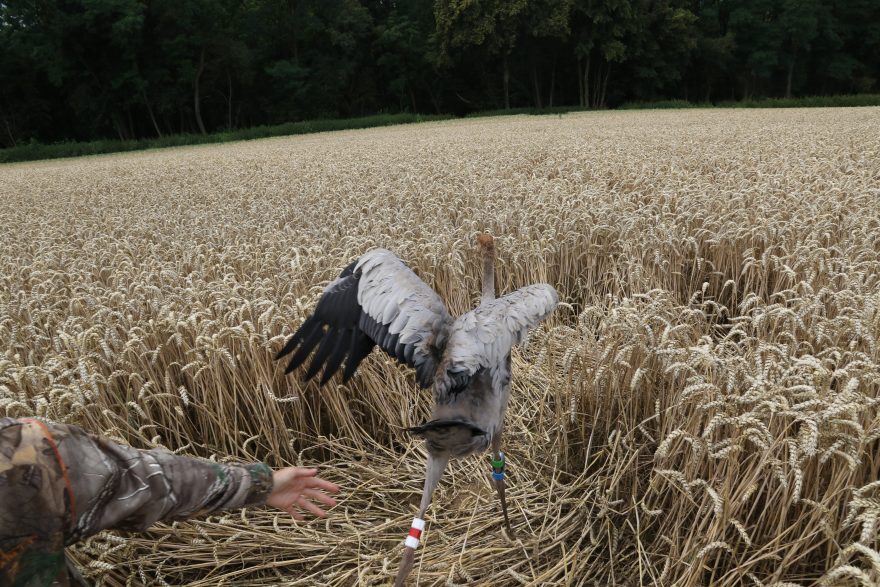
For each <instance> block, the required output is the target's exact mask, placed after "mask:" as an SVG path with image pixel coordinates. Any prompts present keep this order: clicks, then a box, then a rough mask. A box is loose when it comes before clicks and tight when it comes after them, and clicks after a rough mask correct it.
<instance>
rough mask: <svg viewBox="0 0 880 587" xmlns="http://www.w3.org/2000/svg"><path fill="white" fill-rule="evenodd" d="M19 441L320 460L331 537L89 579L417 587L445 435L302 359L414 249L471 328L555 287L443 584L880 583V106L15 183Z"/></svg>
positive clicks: (535, 132)
mask: <svg viewBox="0 0 880 587" xmlns="http://www.w3.org/2000/svg"><path fill="white" fill-rule="evenodd" d="M0 225H2V232H0V341H2V353H3V354H2V356H0V416H13V417H20V416H28V415H38V416H41V417H46V418H50V419H53V420H57V421H63V422H70V423H76V424H79V425H81V426H84V427H85V428H87V429H89V430H90V431H94V432H101V433H105V434H108V435H110V436H111V437H112V438H114V439H116V440H117V441H121V442H126V443H129V444H132V445H134V446H136V447H140V448H146V447H155V446H163V447H167V448H168V449H170V450H173V451H175V452H178V453H182V454H191V455H198V456H201V457H207V458H212V459H219V460H224V461H227V460H265V461H266V462H268V463H269V464H270V465H273V466H280V465H284V464H291V463H293V464H304V465H316V466H318V467H319V468H320V469H321V474H322V475H323V476H325V477H326V478H328V479H330V480H332V481H334V482H337V483H339V484H340V485H341V486H342V487H343V489H342V492H341V493H340V500H339V501H340V504H339V505H338V506H337V507H336V508H335V509H334V510H332V512H331V515H330V517H329V518H328V519H326V520H311V521H307V522H305V523H298V522H294V521H293V520H292V519H290V518H289V517H288V516H285V515H283V514H281V513H280V512H275V511H270V510H267V509H260V508H257V509H248V510H244V511H235V512H230V513H227V514H225V515H214V516H211V517H209V518H207V519H204V520H196V521H189V522H182V523H174V524H172V525H159V526H156V527H155V528H154V529H153V530H151V531H150V532H149V533H146V534H124V533H120V534H117V533H109V532H104V533H101V534H99V535H98V536H96V537H94V538H92V539H90V540H88V541H87V542H85V543H84V544H82V545H80V546H78V547H76V548H75V549H74V550H73V551H72V554H73V556H74V558H75V560H76V561H77V563H78V564H79V565H80V566H81V568H82V570H83V573H84V574H85V575H86V576H87V577H88V578H89V579H90V580H91V581H94V582H96V584H98V585H107V586H114V585H139V584H149V585H269V584H290V585H315V584H322V585H325V586H328V587H329V586H348V585H385V584H389V583H390V582H391V580H392V579H393V575H394V573H395V572H396V569H397V563H398V560H399V557H400V554H401V552H402V542H403V538H404V536H405V534H406V532H407V530H408V528H409V523H410V520H411V518H412V516H413V514H414V512H415V511H416V510H417V505H418V499H419V497H420V493H421V485H422V481H423V475H424V464H425V457H426V455H425V451H424V448H423V446H422V443H421V442H420V441H417V440H414V439H413V438H411V437H410V436H409V435H408V434H407V433H406V432H405V431H404V428H406V427H407V426H412V425H417V424H419V423H421V422H423V421H424V420H425V419H426V418H427V417H428V409H429V405H430V399H429V395H428V394H427V393H425V392H423V391H421V390H419V389H418V388H417V387H416V385H415V381H414V378H413V375H412V373H411V372H409V371H408V370H406V369H405V368H402V367H399V366H398V365H397V364H396V363H394V362H393V361H391V359H390V358H388V357H386V356H385V355H383V354H381V353H379V352H378V351H376V352H374V353H373V354H372V355H371V356H370V357H369V358H368V359H367V361H365V363H364V364H363V366H362V367H361V369H360V371H359V374H358V375H357V376H356V377H355V378H354V379H352V381H351V382H350V383H349V385H347V386H343V385H340V384H339V380H338V379H334V380H333V381H332V382H331V384H330V385H328V386H327V388H325V389H322V390H319V389H318V388H317V387H316V386H315V385H314V383H310V384H308V385H304V384H302V383H301V382H300V379H299V378H298V377H297V376H287V377H285V376H284V374H283V369H282V366H281V365H279V364H276V363H274V362H273V360H272V357H273V354H274V352H275V351H277V349H278V348H280V346H281V345H282V343H283V341H284V339H285V338H286V337H287V336H288V335H289V334H290V333H291V332H292V331H293V330H294V329H295V328H296V327H297V326H299V324H300V323H301V322H302V320H303V319H304V317H305V315H306V314H307V313H308V312H309V311H310V309H311V308H312V307H313V305H314V303H315V302H316V300H317V297H318V295H319V293H320V291H321V288H322V287H323V286H324V285H325V284H326V283H327V281H328V280H330V279H332V278H333V277H335V275H337V274H338V272H339V271H340V270H341V269H342V268H343V267H344V266H345V265H346V264H347V263H348V262H349V261H350V260H351V259H353V258H355V257H357V256H358V255H359V254H360V253H362V252H364V251H366V250H367V249H369V248H371V247H376V246H382V247H386V248H389V249H392V250H393V251H395V252H396V253H397V254H398V255H399V256H400V257H401V258H402V259H404V260H405V261H406V262H407V263H408V264H409V265H410V266H411V267H413V269H414V270H415V271H416V272H417V273H418V274H419V275H420V276H421V277H422V278H423V279H425V280H426V282H427V283H429V284H430V285H432V286H433V287H434V288H435V289H436V290H437V291H438V293H440V294H441V295H442V296H443V297H444V299H446V300H447V303H448V305H449V309H450V311H452V312H453V313H456V314H457V313H460V312H463V311H466V310H467V309H469V308H471V307H473V306H474V305H475V303H476V301H477V300H478V298H479V293H480V287H479V271H478V269H479V263H478V261H477V253H476V251H475V248H474V238H475V236H476V235H477V234H478V233H479V232H481V231H488V232H490V233H492V234H494V235H495V237H496V243H497V248H498V257H499V261H498V267H497V273H496V275H497V284H498V285H497V287H498V288H499V290H500V291H502V292H507V291H510V290H512V289H515V288H517V287H519V286H522V285H525V284H527V283H532V282H537V281H546V282H549V283H551V284H553V285H554V286H555V287H556V288H557V289H558V290H559V292H560V294H561V298H562V300H563V302H564V304H563V305H562V306H561V307H560V308H559V309H558V310H557V312H556V314H555V315H554V317H553V318H552V319H551V320H549V321H548V322H547V323H546V324H545V325H544V326H542V327H541V328H539V329H538V330H537V331H536V332H534V333H533V334H532V336H531V337H530V341H529V343H528V345H527V346H525V347H524V348H522V349H519V350H518V351H516V352H515V353H514V361H513V362H514V373H513V392H512V400H511V406H510V409H509V412H508V418H507V434H506V440H505V447H504V450H505V452H506V453H507V455H508V463H509V474H510V480H509V484H508V502H509V504H510V507H511V508H512V509H511V518H512V519H511V521H512V523H513V525H514V527H515V528H516V530H517V533H518V536H517V538H516V540H510V539H508V537H507V536H506V534H505V533H504V532H503V531H502V524H501V515H500V508H499V507H498V504H497V501H496V499H497V498H496V496H495V492H494V489H493V488H492V487H491V486H490V481H489V473H490V465H489V458H488V455H485V456H484V457H481V458H477V457H471V458H467V459H464V460H461V461H458V462H455V463H454V464H453V465H452V466H451V467H450V469H449V471H448V473H447V475H446V476H445V477H444V480H443V482H442V483H441V486H440V488H439V490H438V491H437V493H436V494H435V500H434V503H433V505H432V507H431V509H430V510H429V512H428V526H427V529H426V532H425V536H424V542H423V547H422V548H420V549H419V550H418V552H417V555H416V566H415V569H414V571H413V574H412V576H411V579H410V582H411V584H418V585H465V584H467V585H676V586H683V587H684V586H686V587H696V586H701V585H722V586H734V585H754V586H767V587H769V586H771V585H775V586H777V587H782V586H795V585H799V586H807V585H816V584H821V585H866V586H867V585H877V584H880V552H878V551H880V540H878V523H880V481H878V479H880V476H878V475H880V393H878V392H880V351H878V346H877V345H878V342H877V338H878V336H880V109H877V108H854V109H833V110H830V109H829V110H822V109H813V110H751V111H749V110H702V111H663V112H626V113H614V112H605V113H584V114H576V115H575V114H567V115H564V116H542V117H523V116H520V117H505V118H490V119H476V120H460V121H453V122H443V123H426V124H419V125H413V126H401V127H391V128H384V129H374V130H367V131H346V132H338V133H327V134H320V135H311V136H300V137H293V138H281V139H268V140H261V141H254V142H246V143H234V144H227V145H222V146H206V147H193V148H181V149H170V150H160V151H152V152H144V153H137V154H127V155H119V156H102V157H93V158H85V159H76V160H63V161H48V162H41V163H31V164H15V165H6V166H0Z"/></svg>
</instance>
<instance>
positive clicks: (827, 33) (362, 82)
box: [0, 0, 880, 160]
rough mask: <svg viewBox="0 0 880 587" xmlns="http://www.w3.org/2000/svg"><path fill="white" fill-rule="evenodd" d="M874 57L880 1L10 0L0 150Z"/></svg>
mask: <svg viewBox="0 0 880 587" xmlns="http://www.w3.org/2000/svg"><path fill="white" fill-rule="evenodd" d="M878 55H880V0H825V1H820V0H737V1H735V2H734V1H730V0H705V1H701V0H406V1H388V0H374V1H369V0H364V1H361V0H12V1H5V2H4V1H0V147H2V148H0V153H2V151H3V148H7V149H8V148H13V147H16V146H19V147H20V146H22V145H26V144H31V145H33V144H35V143H57V142H65V141H94V140H100V139H114V140H120V141H129V142H131V141H136V140H139V139H151V138H152V139H155V138H160V139H161V137H166V140H167V137H169V135H180V134H196V135H204V134H208V133H222V132H224V131H227V132H228V131H232V130H234V129H246V128H251V127H255V126H260V125H278V124H282V123H293V122H296V121H308V120H316V119H339V118H350V117H359V116H367V115H376V114H380V115H393V114H395V113H410V114H418V115H430V114H444V115H457V116H461V115H465V114H469V113H474V112H481V111H486V110H493V109H508V108H523V107H526V108H535V109H549V108H559V107H560V106H567V107H577V108H609V107H618V106H621V105H624V104H626V103H631V102H645V101H657V100H669V99H675V100H686V101H689V102H697V103H718V102H725V103H727V102H730V101H744V100H745V101H748V100H754V99H756V98H764V97H792V96H795V97H796V96H832V95H845V94H866V93H867V94H870V93H872V92H873V93H876V92H878V91H880V82H878V79H880V58H878ZM308 128H311V127H308ZM245 138H247V137H245ZM0 160H2V158H0Z"/></svg>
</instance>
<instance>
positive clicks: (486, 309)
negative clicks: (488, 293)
mask: <svg viewBox="0 0 880 587" xmlns="http://www.w3.org/2000/svg"><path fill="white" fill-rule="evenodd" d="M558 303H559V294H558V293H556V290H555V289H554V288H553V287H552V286H550V285H547V284H545V283H538V284H534V285H529V286H526V287H523V288H520V289H518V290H516V291H513V292H511V293H509V294H507V295H505V296H502V297H500V298H498V299H495V300H492V301H489V302H485V303H483V304H481V305H480V306H479V307H478V308H476V309H475V310H471V311H470V312H468V313H467V314H463V315H462V316H460V317H459V318H458V319H457V320H456V321H455V322H454V324H453V325H452V328H451V330H450V332H449V342H448V343H447V345H446V362H445V363H444V365H443V373H442V374H441V375H440V376H438V379H437V385H436V387H435V394H436V397H437V398H438V399H439V400H440V401H442V399H443V398H444V397H449V396H450V395H454V394H456V393H457V392H458V391H461V390H462V389H464V388H465V387H467V385H468V383H469V382H470V380H471V378H472V377H473V376H474V375H475V374H476V373H477V372H478V371H480V370H481V369H490V370H494V369H495V368H496V367H498V366H500V365H503V364H504V362H505V361H506V360H507V357H508V355H509V353H510V349H511V348H512V347H513V345H515V344H518V343H520V342H522V340H523V338H524V337H525V336H526V334H527V333H528V331H529V329H531V328H533V327H535V326H537V325H538V324H539V323H540V322H542V321H543V320H544V319H545V318H547V316H549V315H550V314H551V313H552V312H553V310H554V309H555V308H556V305H557V304H558Z"/></svg>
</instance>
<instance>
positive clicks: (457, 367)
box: [276, 234, 559, 585]
mask: <svg viewBox="0 0 880 587" xmlns="http://www.w3.org/2000/svg"><path fill="white" fill-rule="evenodd" d="M477 240H478V246H479V249H480V251H481V254H482V264H483V279H482V297H481V300H480V305H479V306H478V307H477V308H475V309H474V310H471V311H470V312H467V313H465V314H463V315H461V316H459V317H458V318H453V317H452V316H450V314H449V312H448V311H447V310H446V306H445V304H444V303H443V300H442V299H440V296H438V295H437V294H436V293H435V292H434V290H432V289H431V288H430V287H429V286H428V285H427V284H425V283H424V282H423V281H422V280H421V279H419V277H418V276H417V275H416V274H415V273H413V272H412V271H411V270H410V269H409V268H408V267H407V266H406V265H405V264H404V263H403V262H402V261H401V260H400V259H399V258H398V257H397V256H395V255H394V254H393V253H391V252H390V251H387V250H384V249H373V250H371V251H369V252H367V253H365V254H364V255H363V256H361V257H360V258H359V259H357V260H356V261H354V262H353V263H351V265H349V266H348V267H346V268H345V270H344V271H343V272H342V274H341V275H340V276H339V277H338V278H337V279H336V280H334V281H333V282H331V283H330V284H329V285H328V286H327V287H326V288H325V289H324V292H323V294H322V295H321V298H320V299H319V300H318V304H317V306H316V307H315V311H314V313H313V314H312V315H311V316H309V317H308V318H307V319H306V321H305V322H304V323H303V325H302V326H301V327H300V328H299V329H298V330H297V331H296V332H295V333H294V335H293V336H292V337H291V338H290V340H288V341H287V344H286V345H285V346H284V348H283V349H281V351H280V352H279V353H278V356H277V357H276V359H280V358H281V357H283V356H285V355H288V354H291V353H293V356H292V357H291V359H290V363H289V364H288V365H287V370H286V372H287V373H289V372H291V371H293V370H294V369H296V368H297V367H299V366H300V365H302V364H303V362H304V361H305V360H306V359H307V358H308V356H309V355H310V354H311V353H312V352H313V351H314V356H313V358H312V361H311V363H310V364H309V367H308V369H307V371H306V374H305V378H306V380H308V379H311V378H312V377H314V376H315V375H317V374H318V372H319V371H321V370H322V368H323V373H322V374H321V379H320V383H321V385H323V384H325V383H326V382H327V381H328V380H329V379H330V378H331V377H332V376H333V374H334V373H336V372H337V371H338V370H339V369H340V367H342V365H343V363H344V364H345V366H344V370H343V375H342V378H343V382H345V381H348V380H349V379H350V378H351V377H352V375H353V374H354V372H355V370H356V369H357V367H358V365H359V364H360V363H361V361H363V359H364V358H365V357H366V356H367V355H368V354H369V353H370V351H372V349H373V347H374V346H376V345H378V346H379V347H380V348H381V349H382V350H383V351H385V352H386V353H388V354H389V355H391V356H392V357H394V358H396V359H397V360H398V361H400V362H401V363H404V364H406V365H409V366H410V367H413V368H414V369H415V371H416V379H417V381H418V384H419V385H420V386H421V387H422V388H425V389H427V388H430V387H433V388H434V409H433V417H432V419H431V420H430V421H428V422H426V423H424V424H422V425H421V426H416V427H414V428H410V429H409V430H410V431H411V432H413V433H414V434H416V435H418V436H421V437H423V438H424V439H425V440H426V443H427V449H428V470H427V476H426V479H425V487H424V492H423V493H422V501H421V505H420V508H419V515H418V518H419V519H420V520H423V519H424V516H425V512H426V511H427V509H428V506H429V505H430V503H431V496H432V494H433V492H434V489H435V488H436V487H437V485H438V483H439V482H440V478H441V476H442V475H443V472H444V471H445V469H446V465H447V464H448V463H449V459H450V458H455V457H464V456H467V455H470V454H473V453H477V452H482V451H484V450H486V449H487V448H489V447H491V450H492V455H493V461H492V464H493V470H494V474H493V479H494V482H495V488H496V490H497V491H498V496H499V499H500V501H501V509H502V512H503V514H504V522H505V525H506V527H507V531H508V533H509V534H510V535H511V536H513V529H512V528H511V525H510V519H509V517H508V514H507V502H506V500H505V496H504V489H505V482H504V456H503V454H502V452H501V434H502V430H503V427H504V412H505V410H506V408H507V402H508V399H509V397H510V375H511V368H510V351H511V348H512V347H513V346H514V345H515V344H517V343H519V342H521V341H522V340H523V338H524V337H525V335H526V333H527V332H528V330H529V329H530V328H532V327H534V326H536V325H537V324H538V323H540V322H541V321H542V320H544V319H545V318H547V316H549V315H550V313H551V312H552V311H553V309H554V308H555V307H556V305H557V303H558V302H559V296H558V294H557V293H556V290H555V289H553V287H551V286H550V285H547V284H534V285H529V286H526V287H523V288H521V289H518V290H516V291H514V292H511V293H509V294H507V295H504V296H502V297H500V298H496V297H495V284H494V282H495V270H494V267H495V245H494V241H493V239H492V237H491V236H490V235H488V234H484V235H480V236H479V237H478V239H477ZM418 534H420V532H418V533H417V535H418ZM407 544H408V546H407V547H406V549H405V550H404V554H403V559H402V560H401V564H400V569H399V571H398V574H397V579H396V581H395V585H402V584H403V583H404V581H405V580H406V577H407V576H408V575H409V572H410V570H411V569H412V564H413V559H414V552H415V546H409V544H410V543H409V542H408V543H407ZM417 544H418V541H417V540H416V542H415V545H417Z"/></svg>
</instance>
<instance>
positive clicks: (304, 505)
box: [296, 497, 327, 518]
mask: <svg viewBox="0 0 880 587" xmlns="http://www.w3.org/2000/svg"><path fill="white" fill-rule="evenodd" d="M296 503H297V505H299V507H300V508H301V509H304V510H308V511H310V512H311V513H313V514H315V515H316V516H318V517H319V518H326V517H327V512H325V511H324V510H322V509H321V508H319V507H318V506H316V505H315V504H313V503H312V502H310V501H309V500H308V499H306V498H305V497H300V498H299V499H297V500H296Z"/></svg>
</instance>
